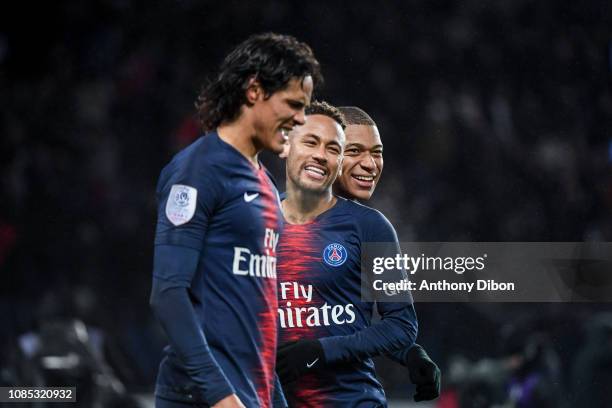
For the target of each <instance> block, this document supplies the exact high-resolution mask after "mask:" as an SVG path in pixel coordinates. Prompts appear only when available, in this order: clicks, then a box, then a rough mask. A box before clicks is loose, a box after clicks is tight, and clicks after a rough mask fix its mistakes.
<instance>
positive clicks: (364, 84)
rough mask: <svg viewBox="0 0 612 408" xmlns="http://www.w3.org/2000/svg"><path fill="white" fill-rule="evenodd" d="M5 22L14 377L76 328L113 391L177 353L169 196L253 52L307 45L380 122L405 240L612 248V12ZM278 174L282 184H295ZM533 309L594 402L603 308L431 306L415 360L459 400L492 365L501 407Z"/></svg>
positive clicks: (6, 244)
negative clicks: (157, 281)
mask: <svg viewBox="0 0 612 408" xmlns="http://www.w3.org/2000/svg"><path fill="white" fill-rule="evenodd" d="M11 7H14V8H15V9H14V10H10V11H9V12H7V13H4V12H3V13H2V14H3V15H2V16H1V17H0V19H1V21H2V24H1V25H0V104H1V109H0V135H1V138H0V157H1V159H0V169H1V174H2V178H1V180H0V271H2V274H1V276H2V284H1V285H0V323H1V324H2V327H3V330H2V333H1V334H0V346H1V347H3V350H21V351H18V352H16V353H17V354H11V355H12V356H15V355H17V356H19V355H22V357H23V358H25V359H26V360H27V358H28V356H31V355H36V350H38V349H36V348H32V343H31V339H32V337H31V336H32V335H34V336H42V334H41V333H42V332H45V330H48V327H47V324H48V323H53V322H57V321H60V322H64V323H62V324H67V325H68V327H70V328H71V329H70V330H72V331H74V330H76V329H75V327H80V326H79V324H80V323H79V324H77V323H74V322H75V321H78V322H81V323H82V324H84V325H85V327H88V328H90V333H94V334H95V333H98V335H92V336H91V338H98V339H99V341H98V342H97V343H96V344H97V346H96V347H94V348H93V349H96V350H100V353H101V355H105V357H104V358H105V361H106V362H105V363H104V364H107V365H108V366H109V367H112V371H113V373H112V375H111V376H110V377H109V378H111V377H112V378H113V379H114V380H112V381H111V380H109V381H110V382H108V383H109V384H115V383H113V381H117V382H121V383H123V384H125V386H126V387H127V388H128V389H136V390H149V389H150V388H151V385H152V383H153V381H154V376H155V373H156V368H157V366H156V365H157V362H158V360H159V356H160V350H161V346H162V345H163V344H164V338H163V335H162V333H161V329H160V328H159V327H158V325H157V324H156V323H155V322H154V321H153V319H152V316H151V313H150V312H149V309H148V292H149V289H150V270H151V255H152V237H153V230H154V225H155V208H156V207H155V196H154V191H155V184H156V179H157V176H158V174H159V171H160V170H161V168H162V167H163V165H164V164H165V163H166V162H167V161H168V160H169V159H170V158H171V156H172V155H173V154H174V153H175V152H176V151H178V150H179V149H180V148H182V147H184V146H185V145H187V144H189V143H190V142H191V141H192V140H194V139H195V138H197V137H198V136H199V131H198V124H197V122H196V121H195V119H194V108H193V101H194V99H195V96H196V94H197V92H198V90H199V87H200V86H201V84H202V83H203V81H205V79H206V78H207V76H208V75H209V74H210V72H212V71H214V69H215V68H216V66H217V65H218V63H219V62H220V59H221V58H222V57H223V55H224V54H225V53H226V52H227V51H228V50H229V49H230V47H231V46H233V45H235V44H236V43H238V42H239V41H241V40H242V39H244V38H246V37H247V36H248V35H250V34H252V33H254V32H262V31H277V32H283V33H289V34H293V35H295V36H297V37H298V38H299V39H301V40H303V41H306V42H308V43H309V44H310V45H311V46H312V48H313V49H314V51H315V54H316V55H317V57H318V58H319V60H320V62H321V64H322V67H323V73H324V75H325V77H326V85H325V87H324V88H323V89H322V90H321V91H320V92H319V97H321V98H325V99H327V100H329V101H330V102H332V103H334V104H337V105H357V106H359V107H361V108H363V109H365V110H366V111H367V112H368V113H370V114H371V116H372V117H373V118H374V119H375V120H376V122H377V124H378V127H379V129H380V131H381V134H382V137H383V141H384V144H385V153H384V156H385V171H384V177H383V179H382V181H381V185H380V186H379V188H378V190H377V193H376V194H375V197H374V201H373V203H371V204H372V205H373V206H375V207H376V208H379V209H381V210H382V211H383V212H384V213H385V214H386V215H387V217H388V218H389V219H390V220H391V221H392V222H393V223H394V225H395V226H396V229H397V230H398V235H399V237H400V240H402V241H583V240H595V241H611V240H612V171H611V170H612V138H611V137H612V136H611V135H610V129H611V128H612V92H611V87H610V85H611V80H612V34H611V32H610V27H612V4H611V3H609V2H606V1H587V2H557V1H554V0H546V1H539V2H530V1H525V0H519V1H512V2H506V1H501V0H500V1H493V2H481V1H477V0H466V1H462V2H453V1H450V0H434V1H429V2H420V1H416V0H411V1H402V2H376V3H373V2H360V1H357V2H350V3H343V2H337V3H336V2H333V3H332V2H324V1H310V2H301V3H297V2H295V3H291V2H282V1H273V0H265V1H261V2H250V3H249V2H239V1H224V2H212V1H205V2H199V1H195V0H180V1H172V2H170V1H167V2H164V1H162V2H138V1H134V0H97V1H92V2H81V1H76V0H66V1H61V2H57V3H45V4H41V5H37V6H28V5H24V6H21V7H35V8H36V10H31V9H29V8H27V9H25V8H24V9H16V8H17V7H19V6H17V5H12V6H11ZM34 28H35V35H33V34H34V32H33V31H32V30H34ZM264 160H266V163H267V164H269V167H270V168H271V169H272V170H273V172H274V173H275V174H276V175H277V176H278V178H279V180H282V179H283V171H282V163H281V162H279V161H278V160H276V159H275V158H273V157H268V156H266V157H265V159H264ZM536 309H537V310H538V311H541V310H542V309H543V310H545V311H546V313H543V314H542V316H544V317H546V318H549V319H548V320H547V321H549V322H556V323H557V326H555V327H551V326H546V325H539V330H528V331H527V332H525V333H528V334H525V335H524V340H525V341H524V342H523V343H524V344H521V345H520V347H519V346H517V347H518V349H520V350H521V353H523V351H524V350H525V348H528V347H532V348H535V349H536V350H540V351H541V352H542V353H544V354H546V355H547V357H546V358H544V357H542V358H543V360H546V363H545V365H546V369H545V370H546V372H547V374H545V375H543V377H546V381H545V382H546V384H549V383H551V384H554V387H555V388H554V389H555V390H558V392H555V393H554V395H559V396H561V395H569V394H568V393H570V391H571V390H574V387H578V386H585V387H588V386H589V385H592V384H595V383H594V382H589V380H587V379H585V378H588V377H584V376H579V377H580V378H581V381H580V383H579V384H578V383H576V381H577V380H576V378H577V377H572V376H573V375H574V374H573V373H576V372H580V370H581V369H583V367H586V366H588V364H590V363H589V361H592V360H593V358H594V357H593V355H595V354H592V355H589V354H588V353H587V351H585V350H586V349H587V348H588V350H591V348H589V347H591V346H593V344H595V343H594V342H596V340H595V338H597V339H599V340H597V341H600V343H597V344H598V345H599V346H601V347H603V349H604V350H607V352H608V353H610V348H612V340H610V338H611V337H610V333H609V331H607V332H606V330H604V329H602V331H599V332H598V333H600V332H605V333H607V335H594V334H593V333H594V332H593V330H594V329H592V328H593V327H594V326H597V327H601V326H602V324H603V323H601V321H607V322H608V324H609V322H610V320H609V318H608V320H606V319H603V318H600V319H599V320H596V319H593V318H591V316H592V315H593V312H599V311H603V310H606V309H607V306H606V305H581V306H577V305H546V306H542V307H540V306H534V305H450V304H444V305H441V304H424V305H419V306H418V308H417V310H418V311H419V314H420V321H421V339H420V341H421V342H422V344H423V345H424V346H425V348H427V349H428V350H430V351H431V354H432V356H433V357H434V359H436V360H437V361H438V362H439V364H440V365H441V367H442V368H443V375H445V387H447V389H448V390H451V389H453V387H455V388H454V389H456V390H459V391H457V392H459V393H460V392H461V391H460V387H459V385H458V384H460V383H461V381H459V379H461V378H463V379H466V378H476V379H479V378H480V377H478V375H479V374H478V373H479V372H480V371H482V369H481V366H480V365H479V364H481V363H483V361H481V359H482V358H484V357H489V358H491V359H495V360H494V361H495V362H494V363H491V364H492V365H491V364H489V366H487V364H488V363H487V361H489V360H485V361H484V364H485V366H487V367H491V366H494V367H495V368H494V370H497V371H499V372H500V373H501V374H500V378H503V380H500V381H501V383H503V384H505V385H503V386H501V388H499V387H498V388H497V389H496V391H495V392H501V393H502V394H504V396H506V397H507V396H508V393H509V391H508V390H509V389H510V388H512V387H511V386H509V384H514V386H515V389H517V388H516V387H519V388H520V387H521V386H525V384H524V383H522V382H521V381H523V380H524V379H525V378H527V377H525V376H523V377H521V375H523V374H521V373H524V372H529V373H530V372H531V371H529V370H527V369H525V368H521V367H523V363H524V364H527V363H525V361H530V360H529V358H527V357H525V356H524V355H521V356H520V358H519V357H516V353H515V351H516V350H518V349H517V348H516V347H515V348H508V349H505V350H506V351H504V352H503V353H502V354H503V355H500V354H499V353H501V351H500V350H501V348H500V344H502V343H503V342H504V341H505V340H504V327H506V326H507V324H510V323H516V322H518V321H519V320H520V319H521V318H524V317H525V316H527V315H529V314H531V313H533V311H534V310H536ZM602 319H603V320H602ZM67 322H68V323H67ZM70 322H72V323H70ZM75 324H76V325H77V326H74V325H75ZM603 326H604V327H607V326H606V324H603ZM70 330H68V332H70ZM51 331H52V332H53V330H51ZM595 331H597V330H595ZM77 332H78V330H77ZM45 333H46V332H45ZM482 333H486V335H483V334H482ZM577 333H578V334H577ZM24 336H25V337H24ZM28 336H30V337H28ZM534 336H535V337H534ZM598 336H599V337H598ZM606 336H608V337H606ZM77 337H78V336H77ZM532 337H534V339H532ZM24 339H25V340H24ZM27 339H30V340H27ZM601 339H603V340H601ZM527 340H529V341H527ZM530 341H532V342H533V343H534V344H535V345H532V346H529V344H532V343H529V342H530ZM593 347H594V346H593ZM606 347H607V349H606ZM509 350H512V352H510V351H509ZM579 351H580V353H579ZM28 352H31V353H34V354H28ZM20 353H21V354H20ZM96 353H97V352H96ZM504 353H505V354H504ZM593 353H595V352H594V351H593ZM3 354H4V353H3ZM94 354H95V353H94ZM519 354H520V353H519ZM536 354H537V353H536ZM533 355H534V354H533V353H532V354H530V356H533ZM538 355H539V354H538ZM607 355H608V358H609V354H607ZM550 356H553V357H550ZM579 357H580V358H579ZM100 358H101V357H100ZM538 358H539V357H538ZM589 359H591V360H589ZM9 360H10V361H9ZM553 360H555V361H557V362H556V363H555V362H553V363H551V361H553ZM96 361H97V360H96ZM471 361H480V362H474V363H472V362H471ZM491 361H493V360H491ZM606 361H608V365H607V366H605V367H604V368H602V370H604V371H605V372H606V373H607V374H606V375H608V377H607V378H609V375H610V370H611V369H612V368H611V367H610V363H609V361H610V360H606ZM540 363H541V361H540V360H538V364H540ZM15 364H17V363H15V361H13V360H11V359H9V358H8V357H7V356H6V355H4V356H2V357H0V366H1V367H3V368H2V371H0V383H4V384H10V383H14V382H15V381H17V379H18V378H27V377H19V376H20V375H25V374H23V370H21V369H20V370H10V369H9V367H15ZM542 364H544V363H542ZM530 367H531V366H530ZM538 367H540V366H539V365H538ZM551 367H552V368H551ZM555 367H556V368H555ZM538 369H539V368H538ZM109 370H110V369H109ZM394 370H399V368H395V367H391V366H387V365H386V363H382V368H381V370H380V371H381V372H382V374H383V377H385V378H386V380H385V381H386V385H387V388H388V389H389V390H391V392H397V393H398V395H399V394H402V393H404V394H405V393H407V392H408V388H406V387H407V383H408V381H407V376H405V377H404V376H402V375H398V376H394V375H391V374H390V373H394V372H395V371H394ZM479 370H480V371H479ZM542 370H544V369H542ZM606 370H607V371H606ZM105 372H106V373H107V374H108V371H105ZM20 373H21V374H20ZM549 374H550V377H548V375H549ZM485 377H487V378H489V379H490V378H493V377H494V376H492V375H486V376H485ZM475 381H476V380H475ZM512 381H514V383H512ZM543 381H544V380H543ZM608 384H609V382H608ZM498 385H499V384H498ZM111 388H112V387H111ZM599 389H600V390H601V388H599ZM500 390H501V391H500ZM572 392H573V391H572ZM458 395H459V394H458ZM463 406H477V405H463ZM481 406H488V405H481ZM517 406H520V405H517ZM538 406H544V405H538ZM550 406H559V405H554V404H553V405H550ZM583 406H597V405H590V404H587V405H583ZM602 406H603V405H602Z"/></svg>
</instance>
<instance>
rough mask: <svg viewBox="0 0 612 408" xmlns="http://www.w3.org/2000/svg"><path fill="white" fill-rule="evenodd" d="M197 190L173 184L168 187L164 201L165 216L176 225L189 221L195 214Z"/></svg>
mask: <svg viewBox="0 0 612 408" xmlns="http://www.w3.org/2000/svg"><path fill="white" fill-rule="evenodd" d="M197 198H198V190H196V189H195V188H193V187H189V186H184V185H182V184H175V185H173V186H172V188H171V189H170V194H168V201H167V202H166V217H168V219H169V220H170V222H171V223H172V224H174V225H176V226H177V227H178V226H179V225H183V224H185V223H186V222H189V220H190V219H191V218H193V215H194V214H195V208H196V200H197Z"/></svg>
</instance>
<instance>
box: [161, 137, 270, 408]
mask: <svg viewBox="0 0 612 408" xmlns="http://www.w3.org/2000/svg"><path fill="white" fill-rule="evenodd" d="M157 195H158V206H159V208H158V220H157V230H156V234H155V265H154V271H153V276H154V279H153V280H154V286H156V285H157V287H158V288H157V289H154V292H155V293H163V292H164V290H167V289H168V288H175V287H177V286H178V287H181V289H182V290H183V292H184V291H185V290H184V289H183V288H187V293H188V301H189V302H190V303H191V307H192V310H193V312H192V314H193V318H194V319H195V322H196V323H197V328H198V332H199V331H200V330H201V333H202V334H203V336H201V335H198V332H196V335H195V336H194V335H193V333H191V332H189V330H188V328H185V329H183V327H187V326H189V321H187V322H186V323H185V324H184V325H183V326H176V325H174V322H173V317H172V316H171V315H170V316H168V317H166V318H165V319H162V318H160V321H162V324H163V325H164V328H165V329H166V332H167V334H168V337H169V339H170V345H169V346H168V347H166V349H165V350H164V351H165V357H164V359H163V360H162V362H161V365H160V369H159V375H158V379H157V386H156V394H157V395H158V396H160V397H163V398H168V399H173V400H184V401H196V400H199V401H202V402H204V403H206V404H208V405H212V404H213V403H214V402H215V401H217V400H218V399H219V398H221V397H222V396H224V395H226V394H227V393H228V392H230V393H231V392H235V393H237V394H238V397H239V398H240V399H241V401H242V402H243V403H244V404H245V405H246V406H247V407H268V406H271V395H272V393H273V389H274V380H275V374H274V365H275V358H276V345H277V335H278V333H277V323H276V311H277V307H278V302H277V292H276V285H277V282H276V250H277V244H278V237H279V232H280V227H281V224H280V223H281V222H282V215H281V213H280V206H279V199H278V192H277V190H276V187H275V185H274V184H273V182H272V180H271V178H270V176H269V175H268V173H267V172H266V170H265V169H264V168H263V166H262V167H261V169H257V168H255V166H253V165H252V163H251V162H250V161H248V160H247V159H246V158H245V157H244V156H243V155H242V154H240V153H239V152H238V151H237V150H236V149H234V148H233V147H232V146H231V145H229V144H227V143H225V142H224V141H223V140H221V139H220V138H219V136H218V135H217V134H216V133H211V134H209V135H207V136H204V137H201V138H199V139H198V140H196V141H195V142H194V143H193V144H192V145H190V146H189V147H187V148H186V149H184V150H183V151H181V152H179V153H178V154H177V155H176V156H175V157H174V158H173V160H172V161H171V162H170V163H169V164H168V165H167V166H166V167H165V168H164V169H163V170H162V172H161V175H160V178H159V183H158V187H157ZM190 253H191V254H194V256H193V258H194V261H193V262H192V263H191V264H190V263H189V262H190V261H189V260H188V258H189V257H190V255H189V254H190ZM181 259H183V260H185V261H184V262H182V263H181V262H180V260H181ZM185 263H187V265H185ZM152 297H153V295H152ZM152 304H153V302H152ZM169 307H173V306H172V305H170V306H169ZM159 309H160V311H161V312H160V313H162V314H163V312H164V310H165V309H164V308H161V307H160V308H159ZM181 317H182V316H181ZM174 318H176V319H179V316H174ZM163 320H165V323H166V324H164V321H163ZM186 337H189V338H186ZM190 342H191V343H190ZM190 348H191V349H193V350H191V349H190ZM183 354H184V355H183ZM198 361H203V362H202V363H199V362H198ZM215 396H216V397H215Z"/></svg>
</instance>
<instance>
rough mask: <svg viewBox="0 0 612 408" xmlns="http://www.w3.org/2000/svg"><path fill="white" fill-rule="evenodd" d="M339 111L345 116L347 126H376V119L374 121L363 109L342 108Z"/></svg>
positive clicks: (353, 107)
mask: <svg viewBox="0 0 612 408" xmlns="http://www.w3.org/2000/svg"><path fill="white" fill-rule="evenodd" d="M338 109H339V110H340V112H342V113H343V114H344V118H345V119H346V124H347V125H366V126H376V122H374V119H372V118H371V117H370V115H368V114H367V113H366V112H365V111H364V110H363V109H360V108H358V107H356V106H341V107H339V108H338Z"/></svg>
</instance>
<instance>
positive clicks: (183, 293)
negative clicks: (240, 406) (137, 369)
mask: <svg viewBox="0 0 612 408" xmlns="http://www.w3.org/2000/svg"><path fill="white" fill-rule="evenodd" d="M198 256H199V252H198V251H196V250H194V249H191V248H186V247H181V246H171V245H157V246H156V247H155V257H154V265H153V286H152V290H151V298H150V304H151V307H152V309H153V311H154V312H155V315H156V316H157V318H158V319H159V321H160V323H161V325H162V327H163V329H164V331H165V332H166V335H167V336H168V340H169V341H170V345H171V346H172V349H173V350H174V351H175V352H176V353H177V355H178V356H179V358H180V359H181V360H182V361H183V362H184V364H185V367H186V369H187V372H188V374H189V376H190V377H191V378H192V379H193V381H194V382H195V383H196V384H198V385H199V387H200V392H201V397H202V398H203V399H204V400H205V401H206V402H207V403H208V404H209V405H214V404H215V403H216V402H218V401H219V400H221V399H222V398H224V397H226V396H228V395H230V394H232V393H234V389H233V387H232V386H231V384H230V383H229V381H228V380H227V378H226V377H225V375H224V374H223V371H222V370H221V368H220V367H219V365H218V364H217V362H216V361H215V358H214V356H213V355H212V353H211V351H210V349H209V347H208V343H207V342H206V337H205V336H204V333H203V332H202V330H201V329H200V326H199V324H198V322H197V319H196V317H195V313H194V310H193V306H192V304H191V301H190V299H189V293H188V282H187V281H188V280H189V279H188V278H187V279H184V280H182V282H181V280H180V279H173V280H167V279H163V278H161V277H165V276H183V277H185V276H189V275H190V273H191V274H193V271H195V269H196V267H197V262H198ZM190 271H191V272H190Z"/></svg>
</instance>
